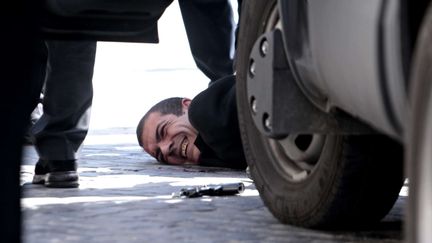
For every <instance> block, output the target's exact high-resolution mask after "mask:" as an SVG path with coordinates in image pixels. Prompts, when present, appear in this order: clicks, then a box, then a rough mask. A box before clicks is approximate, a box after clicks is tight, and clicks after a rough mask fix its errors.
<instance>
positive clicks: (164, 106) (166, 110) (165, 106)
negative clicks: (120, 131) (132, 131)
mask: <svg viewBox="0 0 432 243" xmlns="http://www.w3.org/2000/svg"><path fill="white" fill-rule="evenodd" d="M183 99H184V98H180V97H173V98H168V99H165V100H162V101H159V102H158V103H157V104H156V105H154V106H152V108H150V110H148V111H147V113H146V114H145V115H144V116H143V117H142V118H141V120H140V121H139V123H138V126H137V129H136V135H137V138H138V143H139V145H140V146H141V147H142V146H143V142H142V140H141V134H142V132H143V129H144V123H145V122H146V121H147V118H148V117H149V116H150V114H151V113H154V112H159V113H161V115H167V114H173V115H176V116H181V115H182V114H183V106H182V100H183Z"/></svg>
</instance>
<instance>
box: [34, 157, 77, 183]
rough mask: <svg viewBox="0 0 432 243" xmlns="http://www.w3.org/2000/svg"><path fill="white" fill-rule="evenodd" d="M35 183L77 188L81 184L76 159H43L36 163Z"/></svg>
mask: <svg viewBox="0 0 432 243" xmlns="http://www.w3.org/2000/svg"><path fill="white" fill-rule="evenodd" d="M32 183H33V184H44V185H45V186H47V187H56V188H76V187H78V186H79V183H78V173H77V163H76V160H41V159H39V161H38V162H37V163H36V166H35V175H34V176H33V181H32Z"/></svg>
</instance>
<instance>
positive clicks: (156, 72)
mask: <svg viewBox="0 0 432 243" xmlns="http://www.w3.org/2000/svg"><path fill="white" fill-rule="evenodd" d="M236 2H237V1H233V9H234V10H235V11H234V14H236V13H237V12H236V10H237V6H236ZM235 20H237V16H235ZM158 26H159V40H160V43H159V44H144V43H118V42H98V45H97V52H96V64H95V68H94V76H93V85H94V98H93V106H92V116H91V122H90V133H91V132H92V131H94V130H99V129H106V128H118V127H128V128H130V127H136V125H137V123H138V121H139V120H140V118H141V117H142V116H143V115H144V113H145V112H146V111H147V110H148V109H149V108H150V107H151V106H152V105H154V104H155V103H156V102H158V101H160V100H162V99H164V98H168V97H174V96H179V97H188V98H193V97H194V96H195V95H197V94H198V93H199V92H200V91H202V90H203V89H205V88H206V87H207V86H208V83H209V79H208V78H207V77H206V76H205V75H204V74H202V73H201V71H200V70H199V69H198V68H197V67H196V65H195V62H194V60H193V58H192V55H191V52H190V49H189V44H188V41H187V37H186V32H185V29H184V25H183V20H182V17H181V13H180V9H179V6H178V2H177V1H174V2H173V3H172V4H171V6H169V7H168V8H167V10H166V11H165V13H164V14H163V16H162V17H161V19H160V20H159V23H158Z"/></svg>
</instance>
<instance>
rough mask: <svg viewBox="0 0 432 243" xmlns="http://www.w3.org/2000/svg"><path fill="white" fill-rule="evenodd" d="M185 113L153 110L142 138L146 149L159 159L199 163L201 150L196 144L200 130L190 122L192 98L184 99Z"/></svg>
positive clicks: (171, 162)
mask: <svg viewBox="0 0 432 243" xmlns="http://www.w3.org/2000/svg"><path fill="white" fill-rule="evenodd" d="M182 104H183V111H184V113H183V115H181V116H176V115H173V114H167V115H161V113H159V112H153V113H151V114H150V115H149V117H148V118H147V120H146V122H145V124H144V128H143V133H142V134H141V139H142V141H143V144H144V150H145V151H146V152H147V153H149V154H150V155H151V156H153V157H154V158H156V159H157V160H158V161H161V162H165V163H168V164H174V165H180V164H185V163H193V164H197V163H198V159H199V154H200V151H199V150H198V148H197V147H196V146H195V145H194V142H195V139H196V137H197V134H198V132H197V131H196V130H195V129H194V128H193V127H192V125H191V124H190V122H189V118H188V114H187V108H188V107H189V104H190V100H189V99H183V102H182Z"/></svg>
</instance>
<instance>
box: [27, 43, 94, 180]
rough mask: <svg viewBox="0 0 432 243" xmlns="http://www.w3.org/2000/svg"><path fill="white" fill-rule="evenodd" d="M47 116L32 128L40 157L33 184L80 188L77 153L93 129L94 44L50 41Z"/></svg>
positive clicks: (44, 110) (46, 92)
mask: <svg viewBox="0 0 432 243" xmlns="http://www.w3.org/2000/svg"><path fill="white" fill-rule="evenodd" d="M46 44H47V47H48V65H47V70H46V79H45V94H44V99H43V115H42V117H41V118H40V119H39V120H38V121H37V122H36V124H35V125H34V126H33V128H32V133H33V134H34V138H35V147H36V150H37V152H38V154H39V161H38V163H37V164H36V168H35V176H34V178H33V183H37V184H42V183H45V185H46V186H48V187H77V186H78V174H77V171H76V170H77V163H76V160H77V156H76V153H77V151H78V149H79V147H80V146H81V144H82V142H83V141H84V139H85V137H86V135H87V132H88V126H89V119H90V107H91V104H92V98H93V85H92V77H93V68H94V61H95V54H96V42H94V41H47V42H46Z"/></svg>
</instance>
